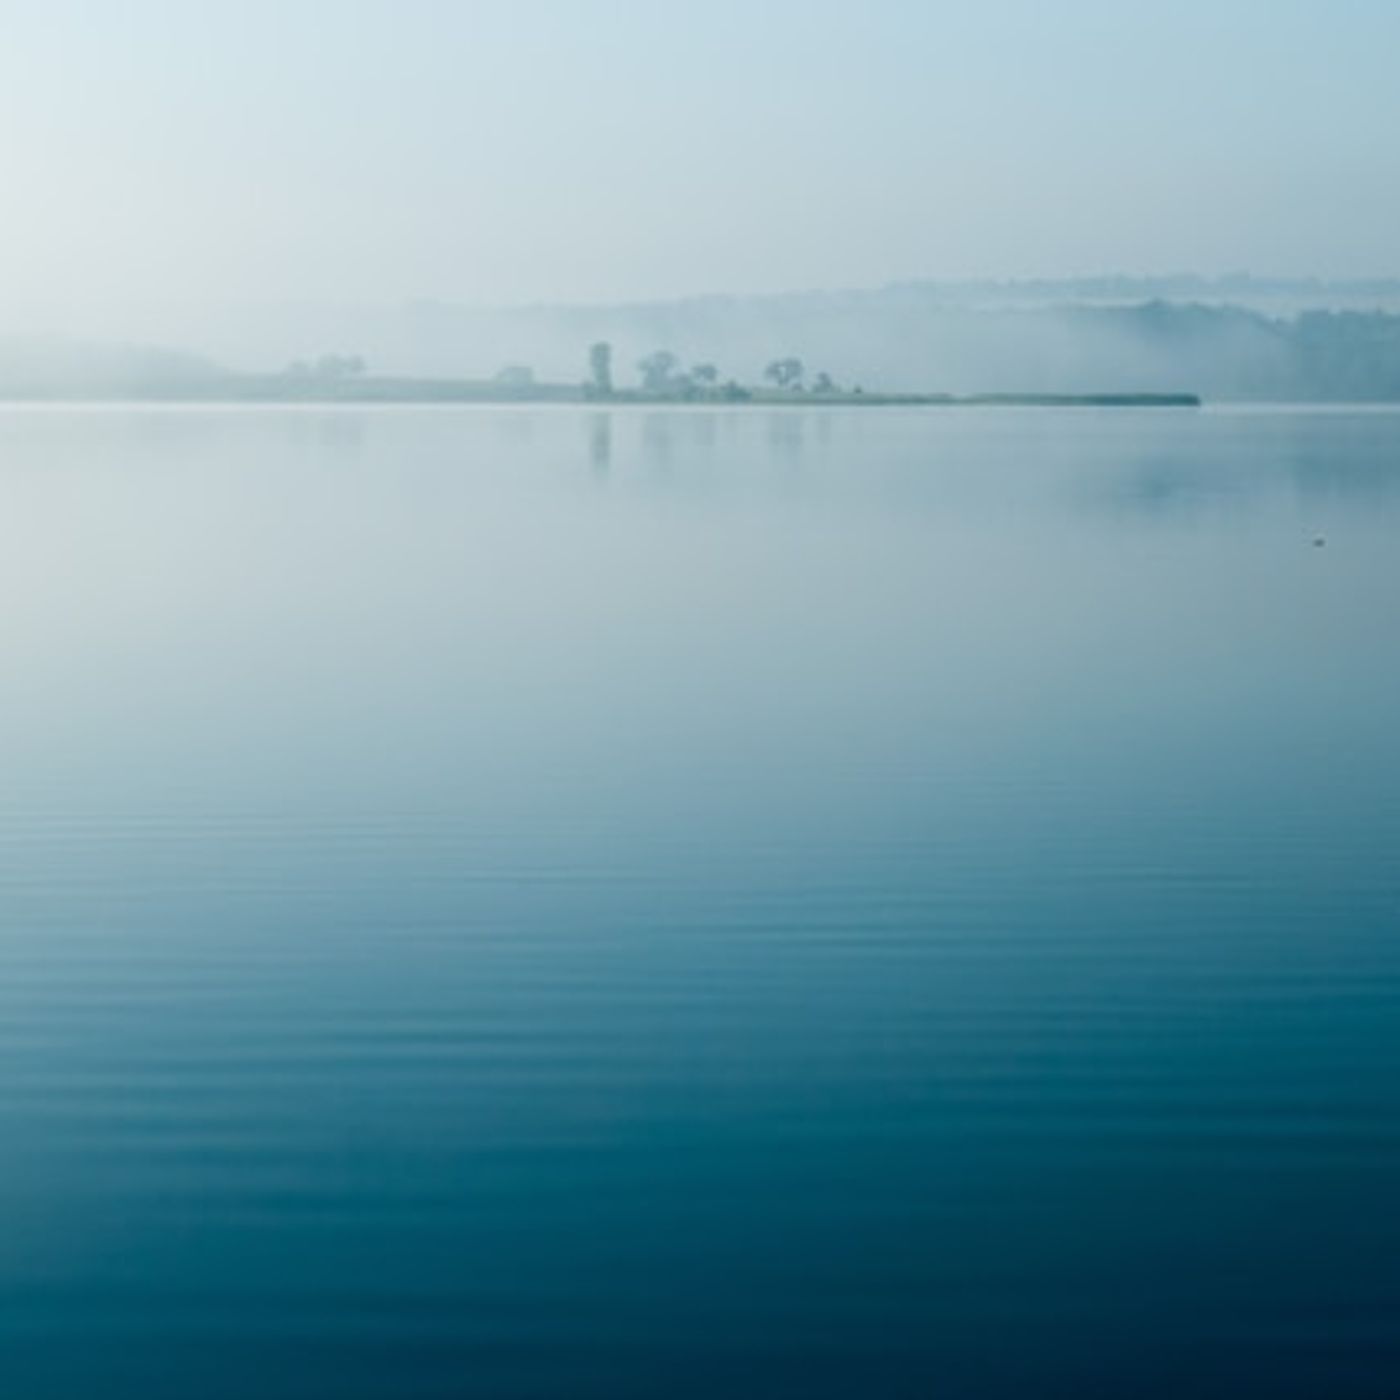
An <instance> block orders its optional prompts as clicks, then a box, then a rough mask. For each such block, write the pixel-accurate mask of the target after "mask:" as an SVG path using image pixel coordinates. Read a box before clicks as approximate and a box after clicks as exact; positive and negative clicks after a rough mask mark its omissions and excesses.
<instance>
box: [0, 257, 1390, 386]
mask: <svg viewBox="0 0 1400 1400" xmlns="http://www.w3.org/2000/svg"><path fill="white" fill-rule="evenodd" d="M1146 290H1154V291H1159V292H1168V291H1170V292H1173V293H1184V294H1191V295H1190V296H1189V298H1188V299H1182V298H1181V297H1179V296H1154V297H1152V298H1150V299H1147V300H1137V299H1134V297H1135V294H1137V293H1139V292H1142V291H1146ZM1207 294H1209V295H1207ZM1247 294H1248V297H1249V299H1250V300H1252V302H1253V303H1254V304H1252V305H1243V304H1238V302H1237V301H1234V300H1230V298H1232V297H1234V298H1239V299H1241V300H1242V299H1244V298H1245V297H1246V295H1247ZM1306 295H1312V296H1314V297H1315V298H1317V299H1318V300H1319V301H1327V302H1331V303H1336V304H1329V305H1319V306H1315V307H1312V308H1308V309H1297V308H1296V307H1294V308H1292V309H1289V310H1287V311H1279V310H1270V309H1267V306H1266V305H1265V303H1267V302H1269V300H1270V299H1271V298H1272V299H1273V300H1275V301H1277V302H1279V303H1280V304H1282V303H1283V302H1284V301H1291V300H1292V299H1295V298H1299V297H1303V296H1306ZM1368 298H1369V301H1368ZM1392 302H1393V309H1392ZM1342 303H1350V304H1342ZM182 333H183V332H182ZM172 338H173V337H172ZM184 339H185V343H187V344H191V345H198V346H201V347H203V348H204V349H205V350H207V351H208V352H209V353H210V354H212V355H214V356H217V357H218V359H219V360H220V361H221V362H223V363H226V364H229V365H232V366H235V367H236V369H237V370H239V371H241V372H244V373H253V374H260V375H267V374H277V373H280V372H281V371H283V370H284V369H285V368H286V367H287V366H288V365H289V364H291V363H292V362H296V361H310V362H317V361H318V360H320V359H323V358H329V359H331V360H335V359H336V358H337V356H353V357H357V362H358V357H363V358H364V360H365V361H366V362H367V364H368V367H369V372H370V373H371V374H372V375H374V376H376V377H389V378H394V377H398V378H403V379H429V378H437V379H454V380H471V381H478V382H483V383H484V382H488V381H491V380H492V379H493V376H495V375H496V374H497V372H498V371H500V370H501V369H502V367H503V366H509V367H511V371H512V373H515V374H519V375H524V374H526V373H527V372H528V373H529V375H530V376H531V377H532V378H533V380H534V381H537V382H539V383H541V384H550V383H553V384H561V385H562V384H577V383H578V382H579V381H580V380H581V379H583V378H584V376H585V374H586V373H587V364H586V359H587V350H588V346H589V345H590V344H591V343H593V342H594V341H600V340H605V341H608V342H610V343H611V344H612V346H613V350H614V353H613V366H614V374H615V378H616V382H617V384H618V386H619V388H626V387H628V386H629V385H630V384H633V383H635V382H636V377H637V376H636V366H637V362H638V360H639V359H641V357H643V356H644V355H647V354H650V353H651V352H652V351H655V350H658V349H664V350H668V351H672V352H674V354H675V355H676V356H677V357H678V361H679V363H680V365H681V366H682V367H685V366H690V365H694V364H697V363H704V364H706V365H712V366H715V367H716V372H717V374H718V376H719V379H720V381H721V382H722V381H724V380H728V379H730V378H733V379H736V380H738V381H740V382H742V383H747V384H756V383H759V382H761V380H762V376H763V371H764V367H765V366H766V365H767V364H768V363H769V362H770V361H772V360H774V359H775V358H779V357H785V356H793V357H799V358H800V359H801V360H802V361H803V362H804V364H805V366H806V369H807V371H808V373H809V375H811V376H815V375H817V374H818V373H821V372H825V373H826V374H828V375H830V376H831V379H832V381H833V382H834V384H835V385H836V386H837V387H839V388H841V389H851V388H854V387H856V386H860V387H862V388H864V389H865V390H866V391H867V392H872V393H894V394H900V393H905V394H908V393H920V394H922V393H945V394H955V395H985V394H999V393H1017V394H1055V395H1083V394H1090V395H1093V394H1137V393H1151V394H1171V393H1180V392H1192V393H1198V394H1200V395H1202V396H1203V397H1205V398H1206V399H1209V400H1216V401H1231V400H1264V401H1267V400H1279V401H1289V400H1304V401H1310V400H1318V401H1331V402H1343V401H1355V402H1400V283H1395V282H1386V281H1376V282H1373V283H1359V282H1357V283H1322V282H1316V283H1312V282H1265V281H1258V280H1254V279H1248V278H1235V279H1223V280H1218V281H1213V282H1212V281H1205V280H1203V279H1194V278H1179V279H1165V280H1163V279H1158V280H1143V279H1129V278H1094V279H1083V280H1081V281H1077V282H1008V283H992V282H988V283H958V284H950V283H910V284H905V285H900V286H890V287H885V288H879V289H874V290H869V291H846V292H811V293H793V294H788V295H780V296H763V297H726V296H715V297H699V298H694V299H689V300H681V301H670V302H650V303H635V304H628V305H615V306H565V307H553V306H530V307H506V308H478V307H465V306H456V305H451V304H447V303H437V302H419V303H413V304H409V305H404V306H398V307H378V308H374V307H368V308H353V307H323V308H317V307H306V306H303V307H289V308H282V309H281V310H277V309H272V310H268V309H265V308H264V309H260V310H259V311H257V312H255V313H254V312H250V311H248V310H246V309H243V310H240V311H238V312H233V311H229V312H225V313H220V312H218V311H211V312H210V313H209V314H208V315H207V316H205V317H203V318H202V319H199V320H198V321H197V322H195V323H194V324H193V327H192V329H190V330H189V331H188V332H187V333H184ZM226 373H227V371H225V370H223V369H221V368H220V364H218V363H216V362H215V361H214V360H213V359H209V358H205V357H203V356H201V355H196V354H188V353H183V352H179V351H174V350H160V349H149V348H139V347H131V346H108V347H97V346H75V345H63V344H59V343H57V342H45V341H25V342H19V341H9V342H3V341H0V395H4V396H9V397H16V396H19V397H35V396H42V395H44V394H60V393H61V394H67V395H70V396H71V395H83V394H86V395H90V396H93V397H123V396H127V395H137V396H143V397H153V396H157V397H158V396H159V394H160V392H161V391H162V387H164V388H165V389H166V390H167V391H168V392H169V393H170V394H171V396H172V397H182V398H189V397H192V396H195V395H197V392H198V390H199V388H200V386H201V385H204V386H209V387H211V388H212V386H213V385H214V384H215V382H216V381H218V380H220V378H221V377H222V376H224V375H226Z"/></svg>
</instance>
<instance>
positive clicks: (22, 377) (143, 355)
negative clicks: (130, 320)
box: [0, 337, 225, 399]
mask: <svg viewBox="0 0 1400 1400" xmlns="http://www.w3.org/2000/svg"><path fill="white" fill-rule="evenodd" d="M224 373H225V371H224V370H223V369H222V368H221V367H220V366H219V365H217V364H215V363H214V362H213V361H212V360H209V359H206V358H204V357H203V356H201V355H194V354H189V353H187V352H185V351H181V350H166V349H160V348H153V347H149V346H131V345H90V344H82V343H75V342H71V341H62V340H52V339H41V338H29V337H26V338H10V339H0V397H7V398H23V399H32V398H46V397H61V398H72V397H82V396H90V397H93V398H125V397H127V396H128V395H132V394H137V395H141V396H151V395H153V394H158V393H160V392H161V391H162V390H170V391H178V392H180V393H181V394H187V393H188V392H189V390H190V388H191V387H192V386H194V385H198V384H207V383H212V382H214V381H215V380H217V379H218V378H220V377H221V376H222V375H223V374H224Z"/></svg>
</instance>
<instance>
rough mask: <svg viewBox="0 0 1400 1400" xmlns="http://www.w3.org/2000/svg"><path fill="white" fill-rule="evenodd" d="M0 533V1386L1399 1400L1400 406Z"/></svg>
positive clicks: (99, 420) (57, 515)
mask: <svg viewBox="0 0 1400 1400" xmlns="http://www.w3.org/2000/svg"><path fill="white" fill-rule="evenodd" d="M0 493H3V494H0V598H3V607H0V648H3V650H0V656H3V666H0V688H3V689H2V690H0V696H2V703H0V716H3V725H0V774H3V783H2V784H0V1393H3V1394H4V1395H5V1396H7V1397H10V1396H13V1397H14V1400H51V1398H52V1397H61V1398H62V1400H69V1397H72V1398H73V1400H77V1398H78V1397H82V1398H83V1400H88V1398H89V1397H93V1396H105V1397H128V1396H131V1397H142V1400H164V1398H166V1397H170V1398H171V1400H174V1398H175V1397H179V1400H184V1398H185V1397H199V1398H200V1400H225V1398H226V1397H227V1400H233V1397H238V1400H246V1397H251V1396H257V1397H260V1400H284V1397H286V1398H288V1400H291V1398H295V1400H302V1398H303V1397H326V1400H381V1398H382V1400H388V1398H389V1397H395V1398H396V1400H397V1398H398V1397H406V1398H407V1400H416V1397H459V1396H478V1395H480V1396H492V1397H495V1396H501V1397H514V1396H574V1397H607V1400H616V1398H617V1397H629V1396H690V1395H695V1396H701V1395H705V1396H708V1395H716V1396H739V1395H755V1396H765V1397H768V1396H801V1397H825V1396H841V1397H847V1396H862V1395H870V1396H886V1395H890V1396H895V1395H899V1396H903V1395H910V1396H913V1395H918V1396H926V1395H927V1396H932V1395H937V1396H949V1397H955V1398H956V1397H982V1396H987V1397H1002V1396H1015V1397H1018V1400H1021V1398H1022V1397H1030V1396H1037V1397H1039V1396H1059V1395H1066V1396H1070V1395H1073V1396H1085V1395H1105V1396H1108V1395H1112V1396H1119V1395H1121V1396H1142V1395H1156V1394H1160V1395H1172V1396H1180V1395H1217V1394H1218V1395H1229V1396H1231V1397H1236V1398H1237V1397H1240V1396H1242V1395H1254V1394H1258V1395H1269V1396H1281V1395H1282V1396H1295V1395H1296V1396H1301V1395H1319V1396H1321V1395H1327V1396H1331V1397H1338V1396H1393V1395H1395V1394H1396V1393H1400V738H1398V737H1397V723H1400V719H1397V717H1400V549H1398V548H1397V532H1398V531H1400V414H1391V413H1385V412H1373V413H1354V414H1349V413H1317V412H1305V411H1279V412H1249V413H1246V412H1240V413H1226V412H1215V411H1207V412H1203V413H1180V414H1171V413H1167V414H1162V413H1158V414H1153V413H1150V412H1141V413H1139V412H1116V413H1097V414H1096V413H1092V412H1059V413H1053V412H1037V411H1024V410H1023V411H1014V412H992V411H986V412H983V411H976V412H974V411H967V412H958V411H946V410H945V411H942V412H939V411H934V412H905V411H895V410H890V411H878V412H876V411H867V412H864V413H861V412H839V411H833V412H826V413H820V412H818V413H802V412H797V411H794V412H790V413H782V412H771V413H770V412H765V411H758V410H754V411H748V412H744V411H740V412H734V413H723V412H705V413H688V412H681V411H676V412H655V413H646V412H615V413H612V414H608V413H604V412H584V411H574V410H550V411H512V410H469V411H457V410H369V411H361V410H343V411H326V412H321V411H299V410H291V411H257V410H230V411H223V410H219V411H203V410H190V411H146V410H118V409H89V410H80V411H72V410H59V409H38V410H35V409H30V410H23V409H10V410H3V411H0ZM1317 536H1324V537H1325V539H1326V545H1325V547H1316V546H1315V545H1314V543H1313V541H1314V538H1315V537H1317Z"/></svg>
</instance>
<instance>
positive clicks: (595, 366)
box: [588, 340, 613, 399]
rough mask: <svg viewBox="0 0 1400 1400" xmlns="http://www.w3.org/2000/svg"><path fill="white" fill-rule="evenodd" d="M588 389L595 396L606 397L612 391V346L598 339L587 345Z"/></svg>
mask: <svg viewBox="0 0 1400 1400" xmlns="http://www.w3.org/2000/svg"><path fill="white" fill-rule="evenodd" d="M588 374H589V381H588V390H589V392H590V393H591V394H593V395H594V396H595V397H597V398H600V399H606V398H608V397H610V396H611V394H612V391H613V378H612V346H611V345H609V344H608V342H607V341H606V340H600V341H598V342H597V343H596V344H594V345H590V346H589V347H588Z"/></svg>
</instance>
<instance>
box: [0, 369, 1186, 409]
mask: <svg viewBox="0 0 1400 1400" xmlns="http://www.w3.org/2000/svg"><path fill="white" fill-rule="evenodd" d="M97 402H108V403H123V404H126V403H130V404H151V405H158V404H190V405H195V404H249V405H259V404H261V405H269V406H271V405H279V404H308V405H318V404H319V405H338V404H351V405H353V404H366V405H372V404H405V405H412V404H422V405H429V404H482V405H495V406H507V405H521V404H526V405H530V404H534V405H543V404H572V405H576V406H579V407H588V408H614V407H616V408H636V407H641V408H701V409H704V408H1200V407H1201V405H1202V399H1201V397H1200V395H1198V394H1191V393H1177V394H1146V393H1144V394H1094V393H1089V394H1018V393H997V394H897V393H878V392H875V393H865V392H860V393H857V392H852V391H845V390H841V391H836V392H833V393H813V392H805V391H796V392H792V391H786V392H785V391H781V390H780V391H767V390H762V389H746V390H744V391H743V392H742V394H740V395H735V396H732V397H728V396H721V395H713V394H706V395H687V394H654V393H646V392H643V391H641V390H627V389H623V390H617V391H615V392H613V393H609V394H598V393H596V392H593V391H590V390H588V389H585V388H583V387H581V386H579V385H574V384H532V385H528V386H524V385H522V386H519V387H509V388H507V387H503V386H502V385H500V384H497V383H495V382H492V381H481V380H466V379H406V378H391V377H384V376H355V377H353V378H345V379H316V378H302V377H298V376H293V375H238V376H230V377H228V378H226V379H214V380H199V381H191V382H189V383H186V384H166V385H160V386H152V387H149V388H146V387H142V388H132V387H130V386H114V385H110V384H108V385H100V384H92V385H88V386H84V387H82V388H79V387H78V386H74V387H73V388H72V389H49V390H43V391H40V390H35V391H30V392H27V393H26V392H19V393H15V392H13V391H12V392H9V393H5V392H3V391H0V404H38V403H55V404H62V403H97Z"/></svg>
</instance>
